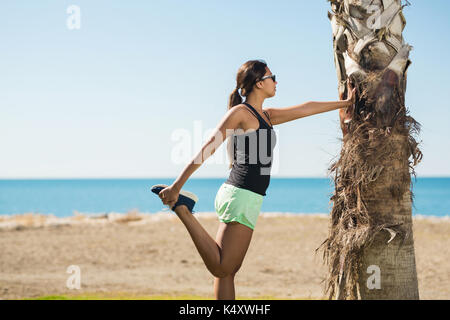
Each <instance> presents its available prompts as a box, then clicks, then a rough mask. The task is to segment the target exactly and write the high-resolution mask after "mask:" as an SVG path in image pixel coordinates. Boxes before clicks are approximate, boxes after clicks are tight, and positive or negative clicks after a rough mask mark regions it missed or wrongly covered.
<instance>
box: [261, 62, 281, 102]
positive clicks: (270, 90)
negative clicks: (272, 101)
mask: <svg viewBox="0 0 450 320" xmlns="http://www.w3.org/2000/svg"><path fill="white" fill-rule="evenodd" d="M271 75H272V71H270V69H269V68H268V67H266V73H265V74H264V76H271ZM277 83H278V82H276V81H273V80H272V78H267V79H264V80H263V81H261V85H262V86H261V89H262V90H263V91H264V92H265V93H266V95H267V97H269V98H271V97H273V96H275V92H276V91H277Z"/></svg>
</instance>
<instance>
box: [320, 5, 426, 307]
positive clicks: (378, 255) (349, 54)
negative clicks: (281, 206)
mask: <svg viewBox="0 0 450 320" xmlns="http://www.w3.org/2000/svg"><path fill="white" fill-rule="evenodd" d="M329 1H330V3H331V8H332V12H329V14H328V16H329V18H330V20H331V24H332V30H333V44H334V58H335V66H336V71H337V76H338V81H339V86H338V91H339V95H340V97H341V98H344V97H345V96H346V94H347V92H346V85H345V82H346V80H347V78H350V80H351V82H352V83H353V85H354V86H355V87H356V88H357V97H356V103H355V105H354V106H353V108H349V110H348V114H345V113H344V112H340V118H341V128H342V131H343V134H344V136H343V139H342V150H341V153H340V157H339V159H338V160H337V161H335V162H334V163H333V164H332V165H331V166H330V168H329V170H330V173H331V174H332V175H333V178H334V182H335V191H334V194H333V196H332V197H331V200H332V202H333V208H332V212H331V222H330V228H329V235H328V238H327V239H326V240H325V241H324V242H323V243H322V245H321V246H320V247H319V248H318V250H319V249H322V250H323V257H324V261H325V262H326V263H327V265H328V269H329V271H328V275H327V279H326V286H325V294H327V295H328V298H329V299H332V298H337V299H419V291H418V284H417V273H416V264H415V255H414V241H413V233H412V210H411V205H412V200H413V194H412V191H411V174H413V175H415V172H414V166H416V165H417V164H418V163H419V162H420V160H421V158H422V153H421V152H420V150H419V148H418V143H417V142H416V140H415V138H414V136H416V135H418V133H419V130H420V124H419V123H418V122H416V121H415V120H414V119H413V118H412V117H411V116H409V115H408V113H409V111H408V110H407V109H406V106H405V90H406V72H407V69H408V67H409V65H410V64H411V61H410V60H409V52H410V50H411V46H409V45H408V44H406V43H405V42H404V39H403V36H402V32H403V29H404V27H405V25H406V21H405V18H404V16H403V13H402V10H403V7H404V6H405V5H402V3H401V0H329ZM406 4H408V3H406ZM344 120H346V121H344Z"/></svg>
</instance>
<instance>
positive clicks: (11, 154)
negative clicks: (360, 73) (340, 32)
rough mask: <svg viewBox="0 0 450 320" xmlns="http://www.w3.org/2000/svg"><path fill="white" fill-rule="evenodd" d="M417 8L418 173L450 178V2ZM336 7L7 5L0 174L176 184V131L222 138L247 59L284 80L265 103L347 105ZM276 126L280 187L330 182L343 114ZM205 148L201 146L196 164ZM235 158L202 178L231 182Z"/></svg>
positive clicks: (410, 20)
mask: <svg viewBox="0 0 450 320" xmlns="http://www.w3.org/2000/svg"><path fill="white" fill-rule="evenodd" d="M410 2H411V3H412V6H410V7H407V8H405V9H404V14H405V17H406V19H407V25H406V29H405V32H404V36H405V39H406V41H407V42H408V43H410V44H411V45H412V46H413V47H414V50H413V51H412V52H411V56H410V58H411V60H412V62H413V64H412V65H411V66H410V68H409V70H408V88H407V96H406V102H407V107H408V108H409V109H410V111H411V115H412V116H413V117H414V118H415V119H416V120H417V121H419V122H420V123H421V124H422V133H421V135H420V140H422V144H421V148H422V151H423V153H424V158H423V162H422V163H421V164H419V166H418V167H417V168H416V172H417V174H418V176H449V175H450V167H449V166H448V163H449V161H448V159H449V158H450V139H449V138H450V126H449V125H448V119H450V108H449V107H450V102H449V92H450V90H449V89H450V86H449V80H448V75H449V71H450V62H449V59H448V52H449V51H450V48H449V46H450V44H449V41H448V40H449V39H448V38H449V37H448V35H447V32H448V30H450V22H449V20H448V17H447V16H448V12H449V11H450V2H449V1H447V0H433V1H424V0H421V1H419V0H417V1H410ZM70 5H77V6H79V8H80V9H81V28H80V29H79V30H77V29H75V30H69V29H68V28H67V25H66V21H67V19H68V17H69V14H67V12H66V10H67V8H68V7H69V6H70ZM328 10H329V3H328V2H327V1H325V0H323V1H322V0H310V1H299V0H297V1H277V2H275V1H265V0H264V1H234V0H233V1H206V0H203V1H181V0H178V1H174V0H169V1H117V0H116V1H113V0H110V1H87V0H83V1H81V0H73V1H43V0H40V1H8V2H6V1H2V2H1V4H0V26H1V28H0V39H2V41H1V43H2V44H1V48H2V50H0V68H1V69H0V150H1V157H0V178H84V177H90V178H94V177H97V178H100V177H101V178H103V177H136V178H149V177H176V176H177V175H178V174H179V173H180V171H181V170H182V169H183V167H184V166H185V163H175V162H174V161H173V158H172V152H173V151H174V148H175V147H176V146H177V145H178V146H180V143H183V145H184V142H180V141H174V140H173V139H172V137H173V136H172V135H173V134H174V132H179V131H180V130H185V132H187V133H189V134H191V135H192V137H194V136H195V130H200V132H201V134H205V132H206V130H207V129H213V128H214V127H215V126H216V125H217V123H218V122H219V121H220V120H221V119H222V117H223V115H224V114H225V112H226V108H227V99H228V96H229V94H230V93H231V91H232V90H233V88H234V86H235V75H236V72H237V69H238V68H239V66H240V65H241V64H242V63H244V62H245V61H247V60H250V59H264V60H266V61H267V62H268V64H269V67H270V68H271V70H272V72H273V73H274V74H276V75H277V81H278V86H277V96H275V97H274V98H272V99H268V100H266V102H265V104H264V106H265V107H286V106H291V105H294V104H299V103H302V102H305V101H308V100H315V101H331V100H336V99H337V81H336V72H335V68H334V62H333V52H332V36H331V26H330V23H329V20H328V18H327V11H328ZM430 30H435V32H434V33H432V34H431V36H430V35H429V34H428V33H425V31H427V32H428V31H430ZM199 124H200V127H201V128H200V129H198V128H199ZM195 128H197V129H195ZM275 128H276V129H277V133H278V137H279V139H278V142H277V148H278V149H277V150H276V151H277V152H278V160H277V161H278V164H277V168H276V170H275V171H274V172H273V176H274V177H277V176H279V177H281V176H283V177H284V176H296V177H325V176H326V174H327V167H328V166H329V164H330V162H331V161H332V160H333V159H334V158H335V157H336V156H337V155H338V153H339V150H340V141H339V140H338V138H339V137H340V135H341V134H340V130H339V123H338V111H332V112H328V113H324V114H320V115H315V116H312V117H308V118H304V119H299V120H296V121H292V122H289V123H286V124H282V125H280V126H275ZM204 138H205V137H204ZM199 147H200V143H199V141H198V139H197V140H193V143H192V144H191V146H190V148H189V149H190V150H191V154H190V156H191V157H192V156H193V155H194V152H197V151H198V150H199ZM223 147H224V145H223V146H222V147H221V148H223ZM220 152H222V154H224V153H223V150H222V151H221V150H220V149H219V150H218V151H217V152H216V153H217V155H219V154H220ZM221 159H222V157H221ZM225 160H226V158H223V161H217V162H218V163H212V162H211V161H212V159H211V160H210V163H208V162H207V163H205V164H204V165H203V166H202V167H201V168H200V169H198V170H197V171H196V172H195V173H194V174H193V176H192V177H226V176H227V175H228V170H227V161H225Z"/></svg>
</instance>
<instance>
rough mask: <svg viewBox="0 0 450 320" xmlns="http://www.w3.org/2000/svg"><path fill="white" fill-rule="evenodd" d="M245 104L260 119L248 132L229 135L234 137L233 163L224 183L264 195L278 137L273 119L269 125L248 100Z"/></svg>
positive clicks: (239, 131) (240, 130) (242, 131)
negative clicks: (256, 127)
mask: <svg viewBox="0 0 450 320" xmlns="http://www.w3.org/2000/svg"><path fill="white" fill-rule="evenodd" d="M244 104H245V105H246V106H247V107H248V108H249V109H250V111H251V112H252V113H253V114H254V115H255V117H256V118H257V119H258V121H259V128H258V129H257V130H253V131H251V130H249V131H248V132H246V133H245V131H244V130H243V129H238V130H236V132H235V134H233V135H232V136H231V137H230V139H231V138H233V142H232V144H233V165H232V168H231V172H230V175H229V177H228V179H227V180H226V181H225V183H227V184H231V185H233V186H235V187H238V188H243V189H247V190H250V191H253V192H256V193H258V194H260V195H263V196H265V195H266V190H267V188H268V187H269V183H270V171H271V168H272V159H273V149H274V148H275V144H276V139H277V138H276V134H275V130H273V126H272V122H270V124H271V125H269V124H268V123H267V122H266V121H265V120H264V118H263V117H261V115H260V114H259V113H258V112H257V111H256V110H255V108H253V107H252V106H251V105H249V104H248V103H246V102H244ZM265 114H266V113H265ZM266 116H267V114H266ZM267 118H269V117H268V116H267ZM269 121H270V119H269Z"/></svg>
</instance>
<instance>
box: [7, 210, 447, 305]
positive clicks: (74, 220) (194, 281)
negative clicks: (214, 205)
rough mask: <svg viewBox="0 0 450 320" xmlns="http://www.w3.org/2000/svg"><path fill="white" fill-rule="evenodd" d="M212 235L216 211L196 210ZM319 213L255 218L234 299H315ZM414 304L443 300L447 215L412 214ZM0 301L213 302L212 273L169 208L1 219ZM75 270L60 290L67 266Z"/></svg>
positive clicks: (322, 221)
mask: <svg viewBox="0 0 450 320" xmlns="http://www.w3.org/2000/svg"><path fill="white" fill-rule="evenodd" d="M195 215H196V217H197V218H198V219H199V221H200V222H201V224H202V225H203V226H204V227H205V229H206V230H207V231H208V232H209V233H210V234H211V235H212V236H213V237H215V235H216V232H217V228H218V220H217V218H216V215H215V213H195ZM327 230H328V217H327V215H320V214H319V215H289V214H277V213H262V214H261V215H260V217H259V219H258V222H257V225H256V229H255V231H254V233H253V239H252V243H251V244H250V247H249V249H248V252H247V255H246V258H245V260H244V263H243V265H242V267H241V269H240V271H239V272H238V274H237V275H236V280H235V284H236V296H237V298H240V297H249V298H252V297H254V298H257V297H261V296H272V297H277V298H290V299H292V298H295V299H321V298H323V283H322V280H323V279H324V277H325V273H326V267H325V266H324V265H323V262H322V257H321V255H320V254H317V255H315V253H314V252H315V249H316V248H317V247H318V246H319V245H320V244H321V242H322V241H323V240H324V239H325V238H326V236H327ZM414 241H415V250H416V263H417V273H418V278H419V292H420V298H421V299H450V259H449V258H450V256H449V250H448V248H449V247H450V219H449V218H448V217H446V218H434V217H420V216H418V217H415V218H414ZM0 257H1V258H0V298H1V299H22V298H34V297H41V296H47V295H62V294H67V295H72V294H81V293H84V292H89V293H95V292H97V293H103V294H107V293H115V292H121V293H125V294H130V295H183V294H189V295H199V296H204V297H206V298H213V297H214V295H213V279H214V278H213V277H212V275H211V274H210V273H209V272H208V270H207V269H206V267H205V266H204V264H203V261H202V260H201V258H200V255H199V254H198V252H197V250H196V248H195V246H194V244H193V242H192V240H191V238H190V236H189V234H188V232H187V230H186V229H185V227H184V225H183V224H182V223H181V221H179V220H178V218H177V216H176V215H175V214H174V213H171V212H159V213H156V214H145V213H138V212H129V213H127V214H119V213H110V214H105V215H98V216H88V215H84V214H80V213H75V215H74V216H72V217H67V218H56V217H52V216H44V215H37V214H24V215H14V216H0ZM71 265H76V266H78V267H79V268H80V271H81V288H80V289H69V288H67V286H66V282H67V279H68V278H69V277H70V276H71V275H70V274H69V273H67V268H68V267H69V266H71Z"/></svg>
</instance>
